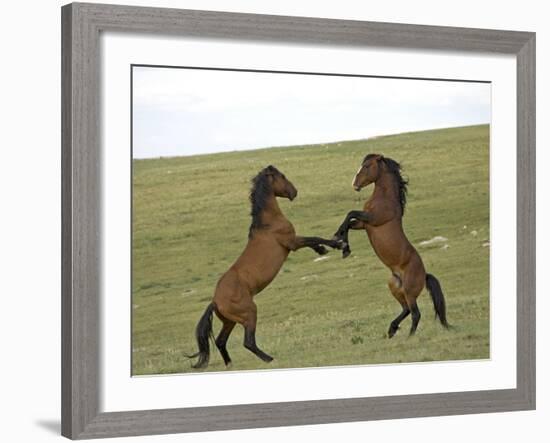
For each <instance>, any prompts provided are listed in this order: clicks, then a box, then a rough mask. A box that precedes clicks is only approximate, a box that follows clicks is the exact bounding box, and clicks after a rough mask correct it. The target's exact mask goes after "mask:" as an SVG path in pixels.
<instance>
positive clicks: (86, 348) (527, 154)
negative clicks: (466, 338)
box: [62, 3, 535, 438]
mask: <svg viewBox="0 0 550 443" xmlns="http://www.w3.org/2000/svg"><path fill="white" fill-rule="evenodd" d="M104 30H110V31H118V32H133V33H143V32H151V33H158V34H173V35H182V36H201V37H209V38H222V39H240V40H243V39H245V40H253V41H274V42H286V43H289V42H290V43H301V44H304V43H314V44H326V45H337V46H342V47H350V46H353V47H367V46H382V47H388V48H392V47H393V48H413V49H436V50H442V51H448V50H456V51H464V52H478V53H479V52H486V53H504V54H513V55H515V56H516V57H517V72H518V88H517V94H518V100H517V106H518V107H517V113H518V130H517V134H518V140H517V143H518V150H517V156H518V171H517V174H518V175H517V177H518V190H517V199H518V206H517V211H518V212H517V222H518V236H517V242H518V243H517V246H518V265H517V271H518V282H517V284H518V287H517V295H518V298H517V300H518V304H517V350H518V364H517V369H518V371H517V376H518V379H517V388H516V389H509V390H497V391H478V392H462V393H442V394H423V395H409V396H393V397H377V398H356V399H342V400H322V401H304V402H286V403H269V404H260V405H237V406H215V407H204V408H183V409H167V410H150V411H133V412H130V411H128V412H124V411H122V412H101V411H100V410H99V382H100V380H99V336H100V320H101V319H100V317H99V312H100V311H99V300H100V293H99V291H100V282H101V275H100V252H101V251H100V244H101V242H100V240H101V231H100V209H101V201H100V189H101V186H102V183H101V158H100V146H99V129H100V128H99V121H100V119H99V117H100V116H99V94H100V91H99V60H100V53H99V44H98V42H99V33H100V32H101V31H104ZM62 108H63V110H62V434H63V435H64V436H66V437H69V438H99V437H115V436H130V435H145V434H165V433H174V432H198V431H209V430H222V429H241V428H255V427H267V426H288V425H305V424H320V423H337V422H350V421H362V420H381V419H390V418H404V417H425V416H433V415H452V414H469V413H481V412H501V411H512V410H526V409H533V408H534V407H535V36H534V34H533V33H526V32H511V31H497V30H481V29H466V28H448V27H434V26H419V25H403V24H391V23H372V22H358V21H344V20H328V19H317V18H303V17H283V16H267V15H254V14H238V13H222V12H207V11H186V10H176V9H161V8H140V7H128V6H116V5H101V4H85V3H83V4H80V3H75V4H71V5H67V6H64V7H63V8H62Z"/></svg>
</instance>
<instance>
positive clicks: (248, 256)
mask: <svg viewBox="0 0 550 443" xmlns="http://www.w3.org/2000/svg"><path fill="white" fill-rule="evenodd" d="M297 194H298V191H297V190H296V188H295V187H294V185H293V184H292V183H291V182H290V181H289V180H288V179H287V178H286V177H285V176H284V174H282V173H281V172H280V171H278V170H277V168H275V167H273V166H268V167H267V168H265V169H263V170H262V171H260V173H259V174H258V175H256V177H254V178H253V179H252V190H251V191H250V203H251V204H252V213H251V215H252V224H251V225H250V230H249V234H248V243H247V245H246V247H245V249H244V251H243V252H242V254H241V256H240V257H239V258H238V259H237V261H236V262H235V263H234V264H233V265H232V266H231V267H230V268H229V270H228V271H227V272H226V273H225V274H223V276H222V277H221V278H220V280H219V281H218V284H217V286H216V291H215V293H214V298H213V300H212V303H210V304H209V305H208V307H207V308H206V311H205V312H204V314H203V315H202V317H201V319H200V320H199V323H198V325H197V328H196V331H195V334H196V338H197V343H198V347H199V351H198V352H197V353H196V354H194V355H192V356H190V358H195V357H198V361H197V363H196V364H195V365H194V366H193V367H194V368H203V367H206V366H207V365H208V360H209V357H210V344H209V339H210V338H213V335H212V314H213V313H214V312H215V313H216V315H217V317H218V318H219V319H220V320H221V321H222V323H223V326H222V329H221V331H220V333H219V335H218V337H217V338H216V340H215V343H216V347H217V348H218V350H219V351H220V353H221V355H222V357H223V361H224V362H225V365H226V366H227V365H229V364H230V363H231V359H230V358H229V354H228V352H227V348H226V343H227V339H228V338H229V335H230V334H231V331H232V330H233V328H234V326H235V324H236V323H239V324H241V325H243V326H244V330H245V334H244V346H245V348H247V349H249V350H250V351H252V352H253V353H254V354H256V355H257V356H258V357H259V358H261V359H262V360H264V361H265V362H270V361H271V360H273V358H272V357H271V356H269V355H267V354H266V353H265V352H263V351H262V350H261V349H259V348H258V346H257V345H256V335H255V334H256V304H255V303H254V301H253V297H254V296H255V295H256V294H258V293H259V292H260V291H262V290H263V289H264V288H265V287H266V286H267V285H268V284H269V283H271V281H272V280H273V279H274V278H275V276H276V275H277V273H278V272H279V270H280V269H281V267H282V265H283V263H284V262H285V260H286V258H287V257H288V254H289V253H290V251H297V250H298V249H301V248H304V247H309V248H311V249H313V250H314V251H315V252H317V253H318V254H320V255H323V254H326V253H327V252H328V251H327V249H326V248H325V247H324V246H323V245H327V246H330V247H332V248H340V247H341V244H342V242H339V241H337V240H326V239H323V238H320V237H300V236H297V235H296V233H295V231H294V226H292V223H290V221H288V220H287V218H286V217H285V216H284V214H283V213H282V211H281V209H280V208H279V204H278V203H277V197H283V198H288V199H289V200H294V198H295V197H296V195H297Z"/></svg>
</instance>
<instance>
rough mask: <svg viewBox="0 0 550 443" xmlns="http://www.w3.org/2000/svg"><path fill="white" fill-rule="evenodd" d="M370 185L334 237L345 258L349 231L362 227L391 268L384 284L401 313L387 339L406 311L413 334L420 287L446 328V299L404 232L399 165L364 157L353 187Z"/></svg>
mask: <svg viewBox="0 0 550 443" xmlns="http://www.w3.org/2000/svg"><path fill="white" fill-rule="evenodd" d="M371 183H374V191H373V193H372V195H371V196H370V198H369V199H368V200H367V201H366V202H365V205H364V207H363V210H362V211H351V212H349V213H348V215H347V216H346V218H345V220H344V222H343V223H342V225H341V226H340V228H338V231H337V232H336V234H335V236H334V238H333V239H334V240H340V241H343V248H342V250H343V252H342V254H343V257H344V258H346V257H347V256H348V255H349V254H350V252H351V250H350V248H349V242H348V230H349V229H364V230H366V231H367V235H368V237H369V240H370V243H371V245H372V248H373V249H374V252H375V253H376V255H377V256H378V258H379V259H380V260H381V261H382V263H384V264H385V265H386V266H387V267H388V268H389V269H390V271H391V273H392V276H391V277H390V280H389V282H388V286H389V288H390V291H391V293H392V294H393V296H394V297H395V298H396V299H397V301H398V302H399V304H400V305H401V307H402V311H401V314H399V315H398V316H397V317H396V318H395V319H394V320H393V321H392V322H391V324H390V328H389V330H388V336H389V338H392V337H393V336H394V335H395V333H396V332H397V330H398V329H399V324H400V323H401V321H403V319H405V318H406V317H407V316H408V315H409V314H411V313H412V326H411V330H410V335H413V334H414V333H415V331H416V328H417V326H418V322H419V321H420V311H419V310H418V306H417V304H416V299H417V297H418V296H419V295H420V293H421V292H422V289H424V286H425V287H426V288H427V289H428V292H429V293H430V295H431V298H432V301H433V304H434V309H435V313H436V315H437V317H439V320H440V322H441V324H442V325H443V326H444V327H445V328H448V327H449V325H448V323H447V316H446V312H445V298H444V297H443V292H442V290H441V286H440V285H439V281H438V280H437V279H436V278H435V277H434V276H433V275H431V274H426V271H425V269H424V264H423V263H422V259H421V258H420V255H419V254H418V252H417V251H416V249H415V248H414V246H413V245H412V244H411V243H410V242H409V240H408V239H407V237H406V236H405V233H404V232H403V225H402V217H403V213H404V211H405V204H406V202H407V181H406V180H405V179H403V177H402V176H401V166H400V165H399V163H397V162H396V161H395V160H392V159H391V158H387V157H384V156H382V155H379V154H369V155H367V156H366V157H365V159H364V160H363V163H362V164H361V167H360V168H359V170H358V171H357V174H356V175H355V178H354V179H353V183H352V186H353V188H354V189H355V190H356V191H360V190H361V189H362V188H364V187H365V186H368V185H369V184H371Z"/></svg>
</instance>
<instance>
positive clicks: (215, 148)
mask: <svg viewBox="0 0 550 443" xmlns="http://www.w3.org/2000/svg"><path fill="white" fill-rule="evenodd" d="M490 118H491V86H490V84H487V83H466V82H448V81H427V80H403V79H382V78H359V77H340V76H337V77H330V76H321V75H296V74H273V73H256V72H235V71H207V70H197V69H176V68H148V67H134V68H133V119H134V120H133V131H134V133H133V156H134V158H151V157H161V156H163V157H166V156H184V155H195V154H205V153H211V152H222V151H235V150H246V149H255V148H263V147H272V146H288V145H303V144H313V143H327V142H335V141H342V140H357V139H365V138H369V137H373V136H378V135H386V134H396V133H400V132H409V131H421V130H426V129H434V128H445V127H452V126H465V125H473V124H481V123H489V122H490Z"/></svg>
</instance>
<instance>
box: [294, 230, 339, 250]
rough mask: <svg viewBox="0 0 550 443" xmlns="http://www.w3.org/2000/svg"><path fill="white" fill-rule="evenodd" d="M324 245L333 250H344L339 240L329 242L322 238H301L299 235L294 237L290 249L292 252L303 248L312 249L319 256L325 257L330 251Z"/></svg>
mask: <svg viewBox="0 0 550 443" xmlns="http://www.w3.org/2000/svg"><path fill="white" fill-rule="evenodd" d="M323 245H326V246H329V247H331V248H333V249H341V248H342V242H341V241H339V240H335V239H332V240H328V239H326V238H322V237H301V236H298V235H297V236H296V237H294V240H293V241H292V242H291V245H289V249H290V250H291V251H297V250H298V249H301V248H311V249H313V250H314V251H315V252H317V254H319V255H324V254H326V253H327V252H328V250H327V249H326V248H325V247H324V246H323Z"/></svg>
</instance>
